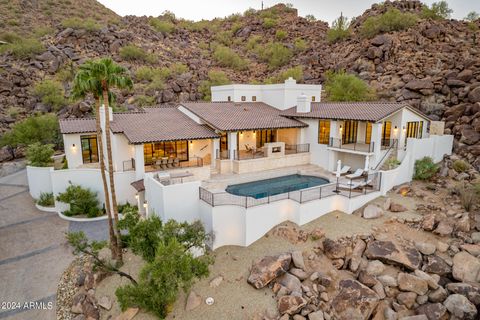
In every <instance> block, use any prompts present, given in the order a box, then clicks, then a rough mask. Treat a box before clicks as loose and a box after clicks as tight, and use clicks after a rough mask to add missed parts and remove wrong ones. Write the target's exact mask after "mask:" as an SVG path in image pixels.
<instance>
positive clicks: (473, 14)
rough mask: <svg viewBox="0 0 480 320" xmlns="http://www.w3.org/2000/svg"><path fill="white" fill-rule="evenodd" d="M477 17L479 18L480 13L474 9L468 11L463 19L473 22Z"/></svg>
mask: <svg viewBox="0 0 480 320" xmlns="http://www.w3.org/2000/svg"><path fill="white" fill-rule="evenodd" d="M478 18H480V15H479V14H478V13H477V12H476V11H470V12H469V13H468V14H467V16H466V17H465V20H467V21H470V22H474V21H475V20H478Z"/></svg>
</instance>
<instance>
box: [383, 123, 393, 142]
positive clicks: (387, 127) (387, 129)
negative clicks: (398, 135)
mask: <svg viewBox="0 0 480 320" xmlns="http://www.w3.org/2000/svg"><path fill="white" fill-rule="evenodd" d="M391 131H392V122H391V121H385V122H384V123H383V125H382V146H390V133H391Z"/></svg>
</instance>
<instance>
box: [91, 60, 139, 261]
mask: <svg viewBox="0 0 480 320" xmlns="http://www.w3.org/2000/svg"><path fill="white" fill-rule="evenodd" d="M92 66H93V70H94V74H95V79H96V80H95V82H98V83H100V86H101V88H102V97H103V105H104V106H105V132H106V134H105V142H106V144H107V158H108V170H107V171H108V175H109V178H110V192H111V197H112V211H113V217H114V220H115V231H116V234H117V246H118V256H117V257H118V259H117V260H118V261H119V262H122V250H121V238H120V230H119V228H118V206H117V196H116V193H115V183H114V174H113V157H112V141H111V137H110V113H109V112H108V110H109V109H108V107H109V105H110V104H109V96H110V89H111V88H118V89H126V88H128V89H130V88H132V87H133V82H132V79H131V78H130V77H129V75H128V72H127V69H125V68H124V67H122V66H120V65H118V64H116V63H115V62H114V61H113V60H112V59H110V58H103V59H100V60H98V61H95V62H94V64H93V65H92Z"/></svg>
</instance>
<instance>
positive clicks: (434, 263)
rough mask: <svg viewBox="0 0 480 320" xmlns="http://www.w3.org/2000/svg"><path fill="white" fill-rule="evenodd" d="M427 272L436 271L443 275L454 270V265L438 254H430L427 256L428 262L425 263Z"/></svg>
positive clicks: (435, 272)
mask: <svg viewBox="0 0 480 320" xmlns="http://www.w3.org/2000/svg"><path fill="white" fill-rule="evenodd" d="M423 266H424V270H425V272H428V273H434V274H438V275H441V276H444V275H447V274H449V273H451V272H452V267H450V265H449V264H448V263H447V262H446V261H445V260H443V259H442V258H440V257H439V256H437V255H430V256H428V257H427V261H426V263H425V264H424V265H423Z"/></svg>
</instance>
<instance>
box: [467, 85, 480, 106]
mask: <svg viewBox="0 0 480 320" xmlns="http://www.w3.org/2000/svg"><path fill="white" fill-rule="evenodd" d="M468 100H470V102H471V103H475V102H480V86H479V87H476V88H475V89H473V90H472V91H470V93H469V94H468Z"/></svg>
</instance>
